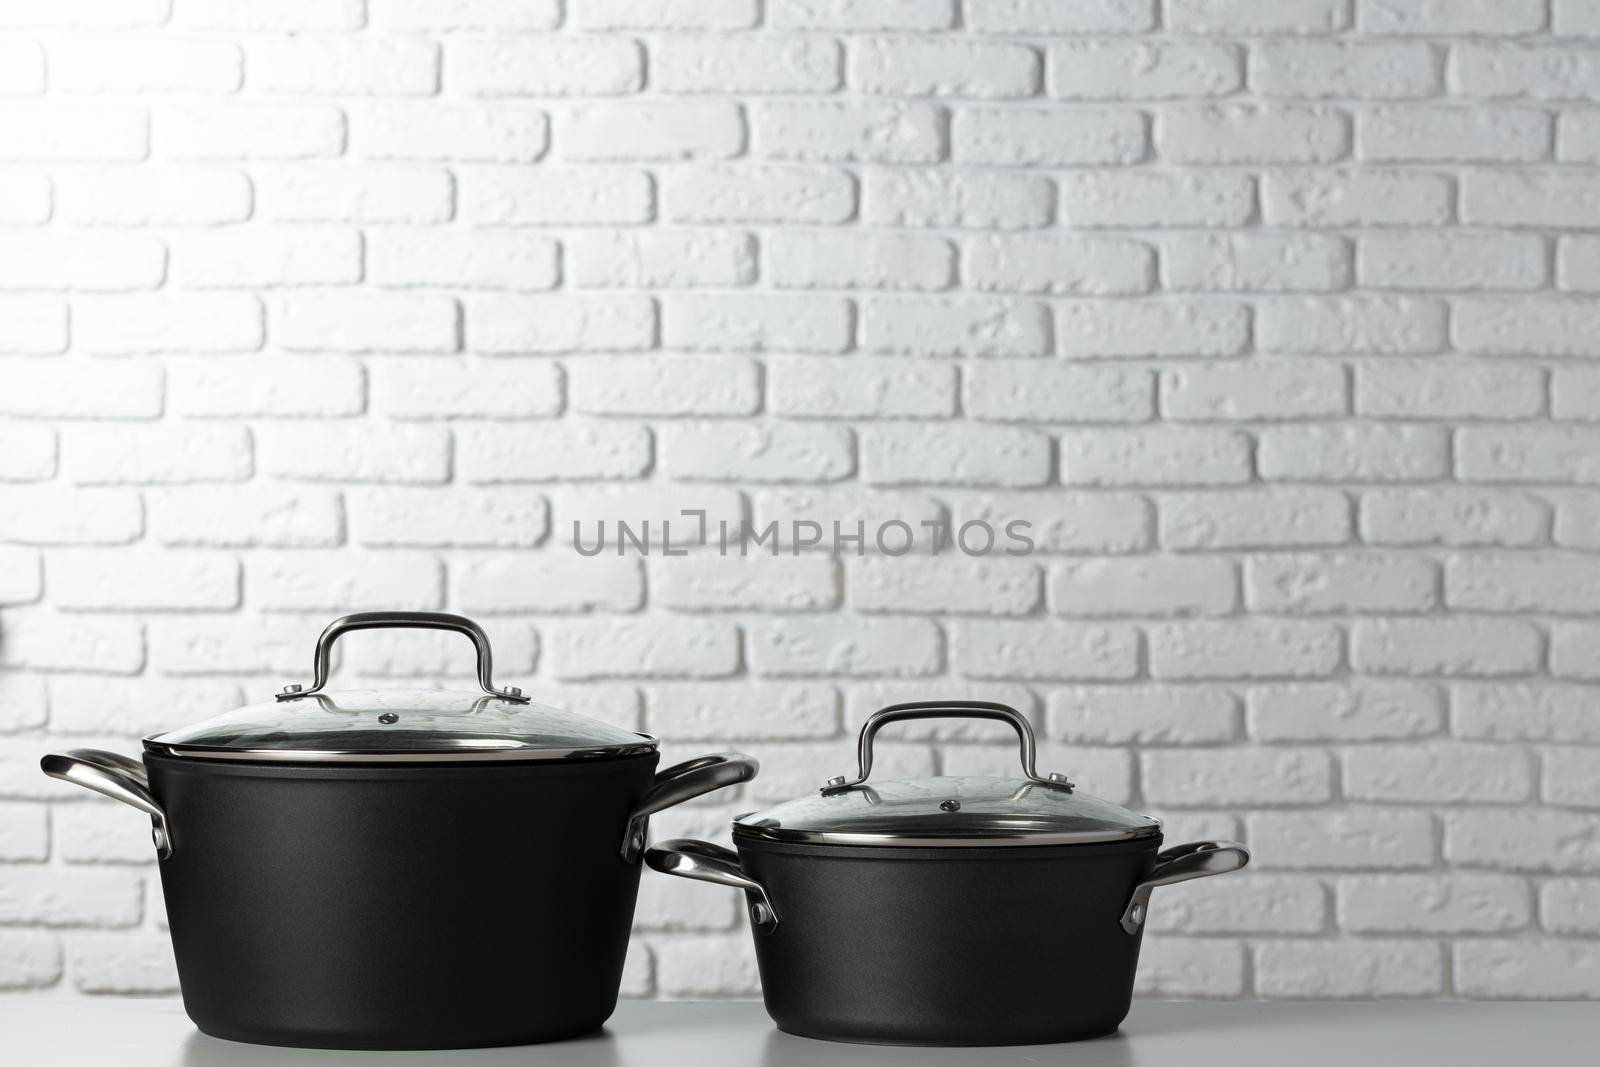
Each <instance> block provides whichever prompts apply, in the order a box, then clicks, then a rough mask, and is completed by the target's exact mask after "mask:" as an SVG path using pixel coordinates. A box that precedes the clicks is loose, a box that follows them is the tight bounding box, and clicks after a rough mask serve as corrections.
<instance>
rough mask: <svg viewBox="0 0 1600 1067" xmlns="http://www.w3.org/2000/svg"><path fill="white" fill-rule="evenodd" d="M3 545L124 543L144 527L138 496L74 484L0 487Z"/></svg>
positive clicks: (126, 491) (1, 538) (0, 537)
mask: <svg viewBox="0 0 1600 1067" xmlns="http://www.w3.org/2000/svg"><path fill="white" fill-rule="evenodd" d="M0 498H3V499H4V501H5V507H4V508H0V541H14V542H17V543H19V544H25V545H28V544H34V545H122V544H127V543H129V542H130V541H134V540H136V539H137V538H138V537H139V535H140V533H141V531H142V529H143V511H142V509H141V507H140V502H139V494H138V493H135V492H133V491H131V490H127V489H80V488H77V487H76V486H66V485H61V484H52V485H29V486H20V485H7V486H4V487H0Z"/></svg>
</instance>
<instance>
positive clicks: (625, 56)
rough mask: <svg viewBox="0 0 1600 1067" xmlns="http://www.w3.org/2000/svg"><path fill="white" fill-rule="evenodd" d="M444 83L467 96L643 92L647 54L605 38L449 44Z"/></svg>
mask: <svg viewBox="0 0 1600 1067" xmlns="http://www.w3.org/2000/svg"><path fill="white" fill-rule="evenodd" d="M444 64H445V67H444V69H445V81H446V83H447V84H449V85H450V86H451V87H452V88H453V89H454V90H455V91H457V92H460V93H464V94H466V95H467V96H569V95H570V96H611V95H623V94H627V93H636V92H638V91H639V90H640V89H642V88H644V49H642V48H641V47H640V46H639V42H637V41H628V40H611V39H608V38H605V37H599V36H595V37H576V38H561V37H534V36H516V37H484V38H477V39H471V38H469V39H465V40H453V41H450V42H448V43H447V44H446V45H445V54H444Z"/></svg>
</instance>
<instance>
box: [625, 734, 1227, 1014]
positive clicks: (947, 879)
mask: <svg viewBox="0 0 1600 1067" xmlns="http://www.w3.org/2000/svg"><path fill="white" fill-rule="evenodd" d="M943 716H953V717H975V718H993V719H1000V720H1003V721H1006V722H1009V723H1010V724H1011V725H1012V726H1013V727H1014V728H1015V729H1016V730H1017V733H1018V735H1019V738H1020V741H1021V747H1022V765H1023V771H1024V775H1023V777H1022V778H1020V779H1014V780H1013V779H996V778H925V779H909V780H898V781H883V782H876V783H874V784H872V785H868V784H867V776H868V774H869V773H870V771H871V767H872V739H873V736H874V734H876V732H877V731H878V729H879V728H881V727H882V726H884V725H885V724H887V723H889V722H893V721H896V720H900V719H914V718H933V717H943ZM733 840H734V844H735V845H736V846H737V847H738V851H737V853H735V852H734V851H732V850H730V849H726V848H722V847H720V846H717V845H712V844H708V843H706V842H703V841H685V840H679V841H667V842H664V843H662V844H661V845H659V846H656V847H652V848H651V849H649V850H648V851H647V853H646V861H647V862H648V863H649V864H650V865H651V866H652V867H654V868H656V869H657V870H660V871H665V872H667V873H669V874H676V875H680V876H682V877H686V878H695V879H699V880H701V881H707V882H715V883H718V884H721V885H728V886H734V887H736V888H739V889H742V890H744V891H745V894H746V897H747V903H748V905H749V915H750V923H751V927H752V931H753V934H754V937H755V947H756V960H757V963H758V964H759V966H760V970H761V987H762V994H763V996H764V998H765V1000H766V1006H767V1011H768V1013H769V1014H770V1015H771V1016H772V1018H773V1021H774V1022H776V1023H777V1025H778V1028H779V1029H781V1030H784V1031H787V1032H789V1033H792V1034H799V1035H801V1036H804V1037H817V1038H826V1039H830V1040H836V1041H859V1042H871V1043H882V1044H906V1045H1018V1044H1037V1043H1044V1042H1055V1041H1072V1040H1077V1039H1080V1038H1088V1037H1097V1036H1099V1035H1102V1034H1107V1033H1110V1032H1112V1031H1113V1030H1115V1029H1116V1028H1117V1026H1118V1025H1119V1024H1120V1023H1121V1022H1122V1019H1123V1018H1124V1017H1125V1016H1126V1015H1127V1013H1128V1008H1129V1004H1130V1001H1131V998H1132V995H1133V979H1134V970H1135V968H1136V966H1137V964H1138V959H1139V944H1140V941H1141V938H1142V935H1143V931H1144V920H1145V915H1146V909H1147V907H1148V902H1149V897H1150V891H1151V890H1152V889H1153V888H1155V887H1156V886H1161V885H1168V884H1171V883H1173V882H1180V881H1185V880H1187V879H1190V878H1199V877H1203V876H1205V875H1208V874H1220V873H1224V872H1226V871H1232V870H1237V869H1238V868H1240V867H1242V866H1244V865H1245V863H1246V862H1247V861H1248V859H1249V854H1248V853H1247V852H1246V851H1245V850H1244V848H1243V847H1241V846H1239V845H1236V844H1232V843H1230V842H1201V843H1196V844H1190V845H1183V846H1180V847H1178V848H1173V849H1169V850H1167V851H1165V852H1158V851H1157V850H1158V849H1159V848H1160V845H1161V833H1160V823H1159V822H1157V821H1156V820H1154V819H1150V818H1147V817H1145V816H1142V815H1136V814H1135V813H1133V812H1130V811H1127V810H1126V809H1123V808H1120V807H1118V806H1116V805H1114V804H1110V803H1108V802H1106V801H1103V800H1099V799H1097V798H1094V797H1090V796H1086V795H1084V794H1082V793H1080V792H1077V791H1076V789H1075V787H1074V786H1073V785H1072V783H1070V782H1068V781H1067V780H1066V779H1065V778H1063V777H1062V776H1060V775H1050V776H1048V777H1040V776H1039V775H1038V774H1037V773H1036V772H1035V770H1034V740H1033V732H1032V729H1031V728H1030V727H1029V725H1028V722H1027V720H1026V719H1025V718H1024V717H1023V716H1022V715H1021V714H1019V713H1018V712H1016V711H1015V710H1013V709H1011V708H1008V707H1005V706H1004V705H1000V704H989V703H983V702H929V703H919V704H901V705H895V706H893V707H890V708H886V709H884V710H882V711H880V712H878V713H877V714H875V715H873V716H872V717H871V718H870V719H869V720H868V721H867V724H866V726H865V727H864V728H863V730H862V733H861V741H860V773H859V774H858V776H857V778H856V779H855V780H854V781H852V782H846V781H845V780H844V779H843V778H835V779H833V780H832V781H830V782H829V783H828V785H827V786H825V787H823V789H822V790H821V791H820V795H819V796H813V797H806V798H801V799H799V800H794V801H790V802H788V803H785V804H780V805H778V806H777V807H775V808H772V809H770V810H768V811H765V812H755V813H752V814H749V815H743V816H740V817H739V818H738V819H737V820H735V822H734V828H733Z"/></svg>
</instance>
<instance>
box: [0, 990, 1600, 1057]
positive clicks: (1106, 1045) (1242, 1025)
mask: <svg viewBox="0 0 1600 1067" xmlns="http://www.w3.org/2000/svg"><path fill="white" fill-rule="evenodd" d="M0 1063H5V1064H8V1065H15V1067H68V1065H70V1067H266V1065H269V1064H271V1065H274V1067H277V1065H283V1067H312V1065H318V1067H321V1065H336V1067H356V1065H360V1067H368V1065H372V1067H376V1065H378V1064H383V1065H384V1067H391V1065H397V1067H420V1065H423V1064H429V1065H437V1064H446V1065H456V1064H460V1065H470V1067H490V1065H493V1067H511V1065H517V1067H536V1065H543V1064H560V1065H563V1067H568V1065H570V1067H724V1065H732V1067H756V1065H761V1064H767V1065H774V1067H809V1065H813V1064H830V1065H837V1064H849V1065H852V1067H854V1065H858V1064H860V1065H866V1067H875V1065H895V1067H939V1065H944V1064H951V1065H954V1064H981V1065H983V1067H1007V1065H1012V1064H1018V1065H1020V1064H1070V1065H1071V1067H1167V1065H1171V1067H1213V1065H1214V1067H1222V1065H1227V1067H1251V1065H1255V1064H1260V1065H1263V1067H1365V1065H1368V1064H1372V1065H1377V1067H1396V1065H1407V1064H1419V1065H1427V1067H1433V1065H1440V1067H1478V1065H1483V1067H1569V1065H1570V1067H1578V1065H1580V1064H1581V1065H1584V1067H1594V1065H1595V1064H1600V1003H1593V1002H1590V1003H1576V1002H1570V1003H1460V1002H1457V1003H1428V1002H1397V1001H1389V1002H1384V1003H1281V1002H1280V1003H1227V1004H1221V1003H1218V1004H1202V1003H1162V1002H1142V1003H1140V1002H1136V1003H1135V1004H1134V1006H1133V1011H1132V1013H1131V1014H1130V1015H1129V1016H1128V1020H1127V1022H1125V1023H1124V1024H1123V1028H1122V1031H1121V1032H1120V1033H1119V1034H1116V1035H1114V1036H1112V1037H1108V1038H1101V1039H1099V1040H1096V1041H1083V1042H1077V1043H1074V1044H1069V1045H1033V1046H1019V1047H1014V1048H1005V1049H916V1048H889V1047H884V1046H871V1045H844V1044H835V1043H832V1042H827V1041H809V1040H806V1039H805V1038H798V1037H791V1036H789V1035H787V1034H781V1033H779V1032H778V1031H777V1030H775V1029H773V1027H772V1023H771V1021H770V1020H769V1019H768V1018H767V1015H766V1012H765V1011H763V1010H762V1007H761V1005H760V1004H759V1003H755V1002H750V1001H735V1002H729V1001H721V1002H694V1003H688V1002H683V1003H659V1002H645V1001H624V1002H623V1003H622V1004H621V1005H620V1006H619V1007H618V1009H617V1013H616V1015H615V1016H613V1017H612V1020H611V1022H610V1024H608V1026H607V1027H606V1030H605V1032H603V1033H601V1034H598V1035H595V1036H593V1037H589V1038H583V1039H579V1040H576V1041H564V1042H559V1043H556V1044H551V1045H527V1046H523V1047H520V1048H503V1049H476V1050H471V1051H461V1052H319V1051H312V1050H303V1049H280V1048H269V1047H266V1046H260V1045H242V1044H236V1043H234V1042H231V1041H219V1040H217V1039H216V1038H211V1037H206V1036H205V1035H203V1034H201V1033H199V1032H198V1031H196V1030H195V1029H194V1027H193V1026H192V1025H190V1023H189V1020H188V1018H187V1017H186V1016H185V1015H184V1014H183V1012H182V1009H181V1008H180V1007H179V1006H178V1004H177V1003H176V1002H174V1001H169V1000H162V1001H116V1000H93V999H88V1000H80V1001H67V1000H43V999H38V1000H35V999H32V998H27V999H11V1000H7V1001H0Z"/></svg>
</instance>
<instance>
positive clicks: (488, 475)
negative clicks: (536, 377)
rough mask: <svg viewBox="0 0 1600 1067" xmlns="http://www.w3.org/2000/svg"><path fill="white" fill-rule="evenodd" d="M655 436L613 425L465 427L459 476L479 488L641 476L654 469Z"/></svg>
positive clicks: (460, 432) (459, 440)
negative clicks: (516, 483)
mask: <svg viewBox="0 0 1600 1067" xmlns="http://www.w3.org/2000/svg"><path fill="white" fill-rule="evenodd" d="M651 456H652V447H651V438H650V432H649V431H648V430H647V429H645V428H644V427H642V426H630V425H627V424H621V423H613V422H589V421H573V420H562V421H560V422H551V423H546V424H544V425H520V426H519V425H507V424H505V423H500V422H496V423H478V424H472V423H469V424H465V425H461V426H459V427H457V429H456V474H457V477H458V478H460V479H462V480H464V481H467V482H471V483H474V484H480V485H482V484H504V483H514V482H555V481H572V480H578V479H583V478H638V477H642V476H643V475H644V474H645V472H646V470H648V468H649V466H650V461H651Z"/></svg>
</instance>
